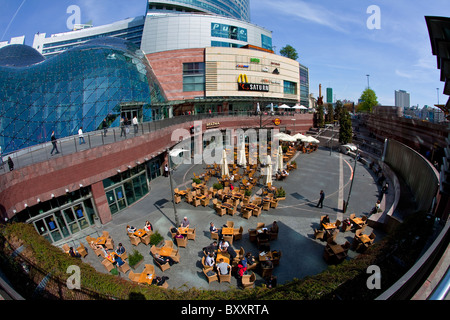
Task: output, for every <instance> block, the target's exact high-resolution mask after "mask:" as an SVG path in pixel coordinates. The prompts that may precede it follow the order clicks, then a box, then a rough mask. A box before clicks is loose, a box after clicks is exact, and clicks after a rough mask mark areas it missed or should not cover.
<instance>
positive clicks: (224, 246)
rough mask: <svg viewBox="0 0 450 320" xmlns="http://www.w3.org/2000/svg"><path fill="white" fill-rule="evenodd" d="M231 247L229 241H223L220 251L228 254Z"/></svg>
mask: <svg viewBox="0 0 450 320" xmlns="http://www.w3.org/2000/svg"><path fill="white" fill-rule="evenodd" d="M229 246H230V244H229V243H228V241H226V240H222V241H220V243H219V250H220V251H222V252H227V251H228V247H229Z"/></svg>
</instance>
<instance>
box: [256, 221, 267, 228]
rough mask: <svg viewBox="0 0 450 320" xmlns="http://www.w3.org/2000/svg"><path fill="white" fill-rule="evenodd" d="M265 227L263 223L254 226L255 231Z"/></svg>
mask: <svg viewBox="0 0 450 320" xmlns="http://www.w3.org/2000/svg"><path fill="white" fill-rule="evenodd" d="M265 226H266V225H265V224H264V222H258V223H257V224H256V230H261V229H262V228H264V227H265Z"/></svg>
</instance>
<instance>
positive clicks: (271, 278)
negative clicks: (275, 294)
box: [265, 275, 277, 288]
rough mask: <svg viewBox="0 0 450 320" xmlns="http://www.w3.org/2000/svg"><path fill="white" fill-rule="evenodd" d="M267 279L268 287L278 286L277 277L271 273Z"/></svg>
mask: <svg viewBox="0 0 450 320" xmlns="http://www.w3.org/2000/svg"><path fill="white" fill-rule="evenodd" d="M265 280H266V286H267V288H275V287H276V286H277V277H275V276H274V275H270V276H269V277H267V278H266V279H265Z"/></svg>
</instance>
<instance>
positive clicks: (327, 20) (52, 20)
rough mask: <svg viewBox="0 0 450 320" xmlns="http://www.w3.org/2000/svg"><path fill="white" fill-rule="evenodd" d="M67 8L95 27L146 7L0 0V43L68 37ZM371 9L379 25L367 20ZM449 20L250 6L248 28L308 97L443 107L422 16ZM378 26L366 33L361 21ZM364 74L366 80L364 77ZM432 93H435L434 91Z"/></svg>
mask: <svg viewBox="0 0 450 320" xmlns="http://www.w3.org/2000/svg"><path fill="white" fill-rule="evenodd" d="M70 5H77V6H79V7H80V9H81V22H82V23H85V22H88V21H92V22H93V24H94V25H95V26H98V25H102V24H107V23H112V22H114V21H118V20H122V19H125V18H128V17H136V16H140V15H144V14H145V7H146V0H127V1H124V0H59V1H54V0H53V1H50V0H39V1H35V0H0V6H1V8H2V10H1V11H0V41H7V40H9V39H10V38H11V37H16V36H21V35H25V43H26V44H27V45H32V43H33V38H34V34H35V33H36V32H40V33H46V34H47V36H49V35H50V34H52V33H59V32H65V31H68V29H67V20H68V19H69V17H70V16H71V13H67V8H68V7H69V6H70ZM373 5H375V6H377V8H379V16H378V17H379V19H378V20H371V19H372V18H373V17H374V16H373V13H374V11H369V13H368V8H369V7H370V6H373ZM426 15H431V16H450V1H449V0H430V1H422V0H395V1H392V0H391V1H388V0H340V1H336V0H279V1H274V0H251V22H252V23H254V24H257V25H259V26H261V27H264V28H266V29H267V30H270V31H272V32H273V34H272V36H273V45H274V46H275V47H276V49H275V50H276V52H277V53H278V52H279V50H280V49H281V48H282V47H283V46H285V45H286V44H290V45H291V46H293V47H294V48H295V49H296V50H297V52H298V53H299V59H298V61H299V62H300V63H302V64H304V65H305V66H307V67H308V68H309V72H310V92H312V93H313V94H314V96H316V97H317V95H318V93H319V84H322V94H323V95H325V90H326V88H327V87H331V88H333V93H334V95H335V98H336V99H341V100H342V99H349V100H353V101H357V99H358V98H359V97H360V95H361V93H362V91H363V90H364V89H365V88H366V87H367V80H368V79H367V78H369V84H370V87H371V88H372V89H373V90H374V91H375V92H376V94H377V96H378V101H379V102H380V103H381V104H383V105H393V104H394V91H395V90H406V91H408V92H409V93H410V94H411V105H417V104H418V105H419V106H420V107H422V106H423V105H434V104H436V103H437V101H438V93H439V102H440V103H441V104H442V103H445V102H446V101H447V99H448V97H447V96H445V95H443V94H442V90H443V85H444V83H443V82H441V81H439V78H440V71H439V70H438V69H437V68H436V57H435V56H433V55H432V54H431V46H430V40H429V36H428V30H427V27H426V23H425V18H424V16H426ZM368 20H369V22H373V21H380V28H379V29H369V28H368V26H367V21H368ZM367 74H368V75H369V77H367V76H366V75H367ZM436 88H439V91H438V90H436Z"/></svg>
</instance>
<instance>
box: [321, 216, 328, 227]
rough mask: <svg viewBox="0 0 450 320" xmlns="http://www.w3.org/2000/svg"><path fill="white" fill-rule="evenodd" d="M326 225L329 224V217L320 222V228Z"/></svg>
mask: <svg viewBox="0 0 450 320" xmlns="http://www.w3.org/2000/svg"><path fill="white" fill-rule="evenodd" d="M327 223H330V217H329V216H328V215H326V216H325V217H323V219H322V221H320V228H321V229H323V225H324V224H327Z"/></svg>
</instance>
